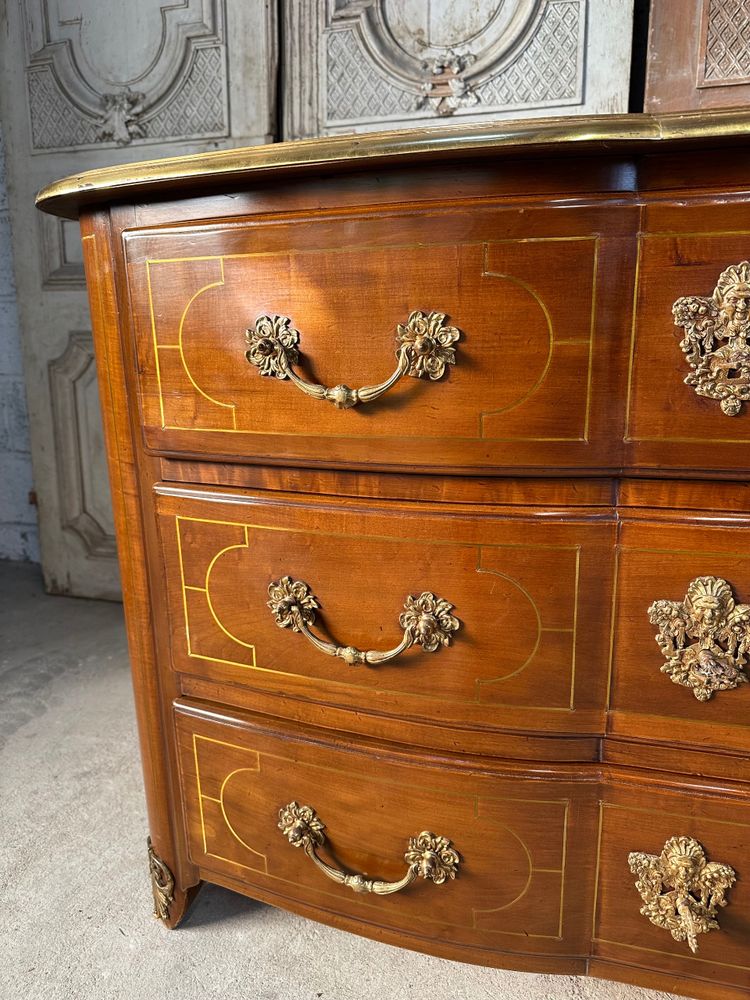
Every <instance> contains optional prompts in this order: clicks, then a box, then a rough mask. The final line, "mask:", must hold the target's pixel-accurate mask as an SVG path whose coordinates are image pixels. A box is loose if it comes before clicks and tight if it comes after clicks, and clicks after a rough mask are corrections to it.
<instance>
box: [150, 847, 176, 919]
mask: <svg viewBox="0 0 750 1000" xmlns="http://www.w3.org/2000/svg"><path fill="white" fill-rule="evenodd" d="M146 843H147V845H148V869H149V874H150V875H151V891H152V892H153V894H154V916H155V917H158V918H159V920H168V919H169V907H170V906H171V905H172V903H173V902H174V875H173V874H172V872H171V871H170V870H169V868H168V867H167V865H166V863H165V862H164V861H162V859H161V858H160V857H159V855H158V854H157V853H156V851H155V850H154V845H153V844H152V843H151V838H150V837H148V838H147V840H146Z"/></svg>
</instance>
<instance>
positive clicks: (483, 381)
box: [127, 209, 628, 465]
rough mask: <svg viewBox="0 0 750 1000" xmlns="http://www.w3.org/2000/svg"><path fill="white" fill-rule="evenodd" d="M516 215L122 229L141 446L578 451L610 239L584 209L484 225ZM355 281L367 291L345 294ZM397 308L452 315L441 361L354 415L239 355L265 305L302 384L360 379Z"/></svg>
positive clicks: (591, 435)
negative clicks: (180, 238)
mask: <svg viewBox="0 0 750 1000" xmlns="http://www.w3.org/2000/svg"><path fill="white" fill-rule="evenodd" d="M516 218H517V214H516V212H511V213H508V215H507V216H505V214H504V213H502V212H498V213H497V214H495V211H494V210H492V209H486V210H483V211H482V212H481V213H479V212H476V213H472V214H471V215H470V216H468V217H467V216H464V215H460V214H458V213H457V214H453V213H449V214H446V215H441V214H435V215H430V216H426V217H420V218H409V217H408V216H406V217H404V219H403V220H402V221H401V222H400V225H399V230H398V233H399V236H400V237H401V238H400V239H396V240H390V239H389V240H387V241H384V240H383V236H382V234H383V227H382V224H381V223H379V222H378V220H377V217H376V218H372V217H371V218H368V219H354V218H351V219H346V220H336V222H334V223H331V224H327V225H325V226H321V225H320V224H316V223H313V222H308V221H305V220H299V221H295V223H294V225H293V226H292V227H291V228H290V229H287V226H286V224H285V222H284V221H282V220H280V221H279V222H278V223H277V224H276V225H274V226H273V227H268V228H266V227H265V226H263V225H262V224H260V225H257V226H247V227H242V226H240V227H233V228H232V229H231V230H230V229H226V230H212V231H210V232H204V233H195V234H192V235H191V238H190V241H191V247H192V248H194V252H193V254H191V255H190V256H186V255H184V251H183V253H179V252H178V253H175V254H173V253H171V252H170V245H171V243H172V241H173V239H174V237H173V236H172V235H171V234H170V235H169V236H168V237H164V238H159V237H150V236H147V235H145V234H144V235H143V236H140V235H133V236H131V237H129V238H128V241H127V242H128V252H129V256H130V257H131V259H132V260H133V263H132V264H131V265H130V271H129V273H130V283H131V289H132V294H133V298H134V301H135V303H136V322H137V337H138V356H139V376H140V391H141V399H142V405H143V410H144V417H145V424H146V436H147V440H148V441H149V444H150V445H151V446H152V447H154V448H156V449H160V450H161V449H165V450H168V451H172V452H173V451H181V450H185V449H186V450H191V451H195V450H199V451H201V452H203V451H206V450H208V451H212V450H216V451H219V450H220V451H221V453H222V454H236V455H238V456H239V455H241V456H247V457H249V456H252V455H253V454H255V453H256V452H258V453H260V452H262V453H263V454H267V449H268V448H269V447H272V448H273V451H274V454H276V455H278V456H279V458H281V456H282V455H284V454H285V453H286V454H287V455H289V456H290V457H291V453H292V452H296V453H297V454H298V455H300V457H301V456H302V455H306V456H308V457H313V455H316V456H317V457H318V460H322V459H325V460H329V459H330V457H331V456H332V455H333V454H335V453H336V452H338V453H339V454H342V453H346V454H347V455H348V456H350V459H353V458H354V454H355V453H360V452H361V451H362V450H363V448H365V447H366V443H367V442H368V441H370V442H372V441H374V440H377V441H379V442H380V443H381V444H380V456H381V458H382V459H383V460H387V459H388V458H389V457H390V455H391V453H392V452H395V451H396V443H397V442H399V443H400V444H401V445H406V446H407V448H408V451H406V452H404V451H403V449H401V450H400V451H399V458H398V462H399V464H401V463H403V462H404V461H411V460H412V459H413V461H414V463H415V464H418V463H420V462H421V463H424V462H425V460H426V461H428V462H430V461H434V460H435V459H436V458H438V460H439V461H440V462H441V463H443V462H444V463H446V464H447V463H448V462H449V461H450V455H451V454H452V453H457V451H458V449H459V447H460V448H462V449H463V452H462V453H463V454H465V455H469V454H472V445H471V442H474V443H475V444H474V446H473V453H474V454H475V455H476V458H475V459H473V460H472V462H473V461H476V462H477V463H478V464H483V465H486V464H493V463H497V464H501V465H505V464H507V463H508V462H515V463H516V464H519V465H521V464H523V463H524V461H529V460H531V461H532V462H533V456H534V455H535V454H537V453H541V452H542V451H543V450H544V449H545V446H547V445H549V444H550V443H554V444H555V446H557V447H558V449H559V453H560V457H561V461H562V462H563V463H564V464H573V465H576V464H579V463H581V464H588V463H590V462H591V460H592V457H591V450H592V446H594V445H596V446H599V445H601V444H602V435H603V433H604V432H605V426H606V425H610V424H611V422H612V420H613V419H617V416H616V415H615V416H614V417H613V414H612V412H611V406H610V403H609V396H608V394H607V391H606V388H605V386H606V384H607V383H608V381H609V380H611V379H612V378H614V374H615V373H614V370H613V365H614V363H615V360H614V359H615V356H617V355H619V354H620V352H621V351H623V352H624V347H625V345H624V341H623V339H621V338H615V337H614V336H607V333H606V331H608V330H612V329H613V328H615V327H616V328H618V329H619V328H620V327H621V326H622V327H623V332H624V326H625V324H626V323H627V320H628V316H627V315H625V314H622V313H620V312H611V311H610V310H609V297H610V295H611V294H612V292H613V290H614V287H615V284H616V282H617V281H618V280H619V275H620V274H621V271H619V272H615V271H613V270H612V269H611V268H610V267H609V266H608V264H607V262H608V261H609V260H610V259H611V257H612V254H613V253H614V252H615V245H614V243H612V244H608V243H603V242H602V241H601V240H600V239H599V238H598V237H597V236H595V235H591V234H590V233H586V232H585V230H584V231H583V232H581V230H582V229H583V224H584V221H585V223H590V222H594V220H595V215H594V213H592V215H591V217H589V216H588V215H587V216H586V217H585V220H584V218H583V217H582V218H581V219H580V220H579V219H570V220H569V223H568V224H567V225H566V227H565V228H566V229H567V231H568V233H569V235H556V234H554V230H553V233H549V230H547V234H545V235H541V234H540V235H539V236H535V237H532V238H525V239H519V240H516V239H501V240H498V239H494V240H492V239H487V238H486V236H487V235H489V233H491V232H493V231H494V232H497V230H498V227H506V226H510V225H514V223H515V220H516ZM627 219H628V216H627V215H624V216H623V224H625V223H626V221H627ZM570 223H572V225H571V224H570ZM545 228H546V227H545ZM571 230H573V231H572V232H571ZM344 232H345V233H346V236H345V237H344V235H343V234H344ZM454 233H456V234H457V235H458V234H460V236H461V238H460V239H459V240H457V239H456V237H455V236H454V235H453V234H454ZM280 240H283V242H284V246H285V247H286V246H288V244H289V242H290V241H291V242H292V244H293V246H292V247H291V248H289V249H281V248H280ZM342 240H343V241H344V242H345V243H346V245H345V246H342ZM250 247H252V248H253V249H252V250H251V249H250ZM144 257H145V259H144ZM363 286H368V287H372V288H377V289H379V291H378V292H377V293H375V294H373V295H362V294H361V289H362V287H363ZM386 290H387V291H386ZM563 290H564V293H563ZM569 292H570V294H568V293H569ZM415 310H419V311H423V312H435V313H438V314H440V315H445V316H447V317H449V322H450V324H451V325H452V326H455V327H456V328H457V329H458V330H460V331H461V335H460V341H459V343H458V344H457V346H456V351H457V354H456V359H457V360H456V364H452V365H449V366H447V368H446V371H445V373H444V375H443V377H442V378H441V380H440V382H439V383H435V384H430V383H429V380H428V379H412V378H405V379H402V380H401V381H400V382H399V383H398V385H396V386H394V387H393V388H392V389H391V390H390V391H389V392H388V395H387V397H384V398H383V399H382V400H376V401H375V402H373V403H371V404H369V405H368V407H367V408H366V409H367V414H365V415H364V416H363V415H362V412H363V410H364V409H365V408H362V407H359V408H356V410H352V409H350V410H336V409H334V408H333V407H321V404H320V402H318V401H316V400H315V399H312V398H310V397H309V396H305V395H303V394H301V393H300V392H299V391H298V390H297V389H296V388H295V387H294V386H292V385H291V384H290V383H289V382H288V381H287V382H284V381H281V380H279V379H277V378H259V377H258V374H257V372H256V371H254V370H253V369H252V367H251V366H249V365H248V364H247V361H246V358H245V352H246V350H247V343H246V335H245V331H246V330H247V329H248V328H253V327H254V325H255V323H256V321H257V319H258V317H259V316H263V315H280V316H284V317H288V318H289V320H290V323H291V325H292V326H293V327H294V328H295V329H297V330H299V331H300V338H301V344H300V346H301V349H302V352H303V356H302V361H301V365H300V366H298V368H297V369H296V370H297V371H298V374H299V375H300V377H301V378H303V379H304V380H305V381H306V382H308V383H320V384H323V385H329V386H337V385H341V384H344V385H348V386H351V387H354V388H358V387H361V386H368V385H377V384H378V383H380V382H381V381H382V380H383V379H385V378H387V377H388V376H389V375H390V374H391V373H392V372H393V370H394V367H395V360H394V358H395V348H394V343H395V341H394V337H395V335H396V330H397V327H398V325H399V324H403V323H404V322H406V321H407V318H408V317H409V316H410V315H411V314H412V313H413V312H414V311H415ZM573 387H575V388H573ZM324 409H325V410H326V411H327V412H322V410H324ZM271 441H273V442H274V443H273V445H270V442H271ZM324 442H331V443H325V444H324ZM459 442H460V446H459ZM511 443H514V444H516V445H518V446H519V447H516V448H513V449H512V450H511V449H510V448H509V447H508V446H509V445H510V444H511ZM467 445H468V449H467V447H466V446H467ZM613 447H614V448H616V447H617V444H616V443H614V442H610V446H609V447H608V448H607V449H606V454H607V458H608V460H609V461H614V460H615V458H616V456H615V454H614V451H613ZM480 456H481V457H480Z"/></svg>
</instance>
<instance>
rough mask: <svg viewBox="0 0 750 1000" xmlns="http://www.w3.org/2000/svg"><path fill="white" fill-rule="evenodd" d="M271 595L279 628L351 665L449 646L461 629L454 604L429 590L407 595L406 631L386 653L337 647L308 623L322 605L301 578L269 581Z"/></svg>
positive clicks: (402, 620)
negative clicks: (298, 634) (416, 649)
mask: <svg viewBox="0 0 750 1000" xmlns="http://www.w3.org/2000/svg"><path fill="white" fill-rule="evenodd" d="M268 596H269V597H270V600H269V601H268V602H267V603H268V607H269V608H270V609H271V611H272V612H273V614H274V617H275V619H276V624H277V625H278V626H279V628H291V630H292V631H293V632H301V633H302V635H304V636H305V637H306V638H307V639H309V640H310V642H311V643H312V644H313V646H315V648H316V649H319V650H320V651H321V652H322V653H327V654H328V656H338V657H340V658H341V659H342V660H343V661H344V662H345V663H348V664H349V665H350V666H353V665H354V664H355V663H369V664H371V665H372V664H378V663H386V662H387V661H388V660H393V659H395V658H396V657H397V656H398V655H399V654H400V653H403V652H404V651H405V650H407V649H409V648H410V647H411V646H414V645H417V646H421V647H422V649H424V650H425V652H427V653H434V652H435V650H437V649H439V648H440V647H441V646H448V645H449V644H450V641H451V634H452V633H453V632H457V631H458V629H459V628H460V622H459V620H458V618H456V617H455V616H454V615H452V614H451V611H452V610H453V605H452V604H449V603H448V601H444V600H443V598H442V597H435V595H434V594H431V593H430V592H429V590H426V591H424V592H423V593H422V594H420V595H419V597H411V596H410V597H407V598H406V601H405V602H404V610H403V611H402V612H401V615H400V616H399V619H398V621H399V624H400V626H401V628H402V629H403V630H404V636H403V638H402V640H401V642H400V643H399V644H398V646H395V647H394V648H393V649H389V650H387V651H385V652H380V651H379V650H377V649H366V650H362V649H355V648H354V646H337V645H336V644H335V643H333V642H325V641H324V640H323V639H319V638H318V637H317V636H316V635H315V634H314V633H313V632H311V631H310V627H309V626H310V625H313V624H314V623H315V609H316V608H320V605H319V604H318V599H317V598H316V597H315V595H314V594H312V593H311V592H310V588H309V587H308V586H307V584H306V583H303V582H302V580H293V579H292V578H291V577H290V576H282V578H281V579H280V580H276V581H275V582H274V583H271V584H269V586H268Z"/></svg>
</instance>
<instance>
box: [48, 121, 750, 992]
mask: <svg viewBox="0 0 750 1000" xmlns="http://www.w3.org/2000/svg"><path fill="white" fill-rule="evenodd" d="M749 128H750V116H748V115H745V114H732V115H729V114H717V115H713V116H711V117H707V116H696V117H689V116H677V117H670V116H664V117H661V118H654V117H650V116H638V117H635V116H634V117H632V118H628V117H626V118H613V119H610V118H598V119H590V120H582V119H571V120H569V121H559V120H555V121H554V122H546V123H545V122H534V123H519V122H516V123H512V124H510V125H508V126H503V127H502V128H501V127H499V126H497V125H479V126H477V125H471V126H469V127H465V126H459V127H454V128H440V129H428V130H421V131H419V132H414V133H398V134H389V135H387V136H371V137H366V138H362V137H357V138H347V137H341V138H332V139H326V140H322V141H316V142H302V143H293V144H282V145H279V146H272V147H262V148H256V149H249V150H231V151H227V152H220V153H214V154H208V155H206V156H203V157H192V158H181V159H177V160H168V161H160V162H154V163H150V164H139V165H134V166H128V167H120V168H111V169H109V170H100V171H97V172H93V173H91V174H88V175H83V176H81V177H78V178H68V179H67V180H65V181H62V182H60V183H59V184H56V185H53V186H52V187H50V188H48V189H46V190H45V191H44V192H42V193H41V195H40V198H39V204H40V207H41V208H42V209H43V210H46V211H50V212H53V213H57V214H60V215H63V216H67V217H70V218H75V217H79V216H80V220H81V225H82V232H83V245H84V257H85V264H86V274H87V281H88V285H89V291H90V298H91V309H92V323H93V328H94V336H95V342H96V352H97V364H98V370H99V378H100V385H101V392H102V402H103V412H104V422H105V431H106V438H107V447H108V453H109V461H110V471H111V478H112V486H113V496H114V506H115V514H116V520H117V530H118V543H119V551H120V559H121V564H122V575H123V586H124V599H125V607H126V615H127V622H128V632H129V639H130V647H131V654H132V669H133V678H134V687H135V693H136V704H137V711H138V719H139V727H140V735H141V749H142V757H143V765H144V774H145V785H146V795H147V799H148V807H149V822H150V827H151V829H150V840H149V858H150V867H151V874H152V881H153V887H154V903H155V910H156V913H157V915H158V916H159V917H160V918H161V919H162V920H163V921H164V922H165V924H166V925H167V926H169V927H174V926H176V925H177V924H178V923H179V922H180V920H181V919H182V917H183V915H184V913H185V912H186V909H187V907H188V906H189V903H190V901H191V899H192V897H193V895H194V893H195V891H196V889H197V887H198V886H199V884H200V882H201V881H202V880H207V881H211V882H215V883H218V884H221V885H225V886H228V887H230V888H232V889H235V890H237V891H239V892H243V893H246V894H248V895H250V896H253V897H255V898H258V899H261V900H265V901H267V902H270V903H273V904H276V905H279V906H283V907H286V908H288V909H291V910H294V911H295V912H298V913H302V914H304V915H307V916H309V917H312V918H314V919H318V920H322V921H325V922H328V923H331V924H334V925H335V926H338V927H343V928H346V929H348V930H352V931H355V932H357V933H360V934H363V935H366V936H369V937H373V938H378V939H382V940H385V941H389V942H392V943H394V944H400V945H405V946H407V947H410V948H414V949H418V950H422V951H427V952H431V953H433V954H437V955H441V956H445V957H449V958H454V959H459V960H463V961H470V962H478V963H484V964H488V965H496V966H505V967H509V968H516V969H522V970H523V969H527V970H535V971H544V972H560V973H586V972H589V973H591V974H593V975H597V976H604V977H609V978H612V979H619V980H622V981H625V982H632V983H638V984H641V985H645V986H651V987H654V988H663V989H668V990H672V991H678V992H684V993H686V994H688V995H691V996H695V997H700V998H707V1000H729V998H737V1000H738V998H739V997H741V996H744V995H746V993H747V989H748V987H750V863H748V860H747V859H748V845H749V844H750V796H749V794H748V789H750V729H749V727H750V684H747V674H748V672H747V670H746V666H747V659H748V654H749V652H750V544H749V543H750V488H749V487H748V483H747V475H748V468H749V467H750V459H749V455H750V451H749V450H748V444H749V443H750V412H748V408H749V407H750V265H748V263H747V262H746V258H747V257H750V193H748V182H749V180H750V142H748V139H747V133H748V129H749ZM655 637H656V638H655Z"/></svg>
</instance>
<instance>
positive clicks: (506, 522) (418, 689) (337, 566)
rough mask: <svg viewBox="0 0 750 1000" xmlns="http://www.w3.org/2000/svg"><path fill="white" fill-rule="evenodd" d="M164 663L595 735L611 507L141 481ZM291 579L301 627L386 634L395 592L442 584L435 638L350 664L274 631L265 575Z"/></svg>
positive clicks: (451, 722) (368, 701) (246, 680)
mask: <svg viewBox="0 0 750 1000" xmlns="http://www.w3.org/2000/svg"><path fill="white" fill-rule="evenodd" d="M157 491H158V499H157V510H158V513H159V518H160V533H161V538H162V545H163V547H164V567H165V576H166V580H167V598H168V602H169V609H170V620H171V634H172V635H173V642H172V664H173V666H174V668H175V669H176V670H177V671H179V672H180V673H183V674H197V675H198V676H200V677H205V678H207V679H210V680H214V681H219V682H221V681H223V682H229V683H233V684H235V685H241V686H243V687H248V688H250V689H255V690H261V691H263V690H265V691H278V692H281V693H283V694H284V695H285V696H288V697H294V698H298V699H304V700H307V701H310V700H313V701H318V702H323V703H325V702H327V701H330V700H333V699H335V701H336V703H337V704H339V705H348V706H350V707H351V708H352V709H354V710H356V711H358V712H365V713H367V712H373V711H374V712H377V714H378V715H388V716H395V717H400V718H403V719H421V720H425V721H432V722H440V724H441V725H445V726H453V727H462V728H470V727H476V728H479V729H484V730H487V729H500V730H502V729H506V728H511V729H514V730H525V731H528V732H532V733H537V732H538V733H544V732H549V731H553V732H575V733H579V734H585V733H601V732H602V731H603V728H604V708H605V701H606V693H607V660H608V654H609V633H610V629H609V624H608V623H609V616H610V612H611V605H612V588H613V575H614V574H613V564H614V552H613V547H614V538H615V525H614V519H613V518H612V519H611V520H607V519H606V518H605V517H603V515H602V512H601V510H600V509H598V508H594V509H591V508H586V507H583V508H578V509H569V510H567V511H566V510H565V509H559V510H557V511H556V515H557V516H556V517H555V519H554V521H552V520H551V519H550V516H549V515H550V509H549V508H547V507H545V508H540V507H536V508H534V507H523V508H520V507H516V508H508V509H506V510H504V511H503V514H502V515H501V516H497V515H495V514H494V512H493V511H491V510H486V509H485V510H480V511H477V510H476V509H472V508H469V507H463V508H462V507H459V506H458V505H447V504H445V505H443V506H442V507H441V508H430V507H427V506H426V505H422V504H420V505H416V504H411V505H409V506H403V505H397V504H394V503H390V504H386V503H385V502H381V503H380V504H379V505H378V507H372V506H369V505H364V504H362V503H359V502H357V503H355V502H351V503H349V504H345V503H344V502H342V500H341V499H340V498H334V499H331V500H329V501H327V502H324V501H322V500H316V499H314V498H312V497H303V496H300V495H294V494H292V495H284V494H279V495H277V496H275V497H274V498H267V497H264V496H258V495H255V496H253V495H251V494H238V493H233V494H220V493H208V492H204V493H194V492H192V493H188V492H187V491H185V490H184V489H168V488H167V487H164V486H160V487H157ZM285 576H289V577H292V578H293V579H298V580H302V581H304V582H305V583H306V584H307V585H308V586H309V587H310V589H311V590H312V591H313V593H314V594H315V596H316V597H317V598H318V601H319V603H320V610H319V611H318V612H317V613H316V615H317V617H316V625H315V629H316V631H317V633H318V634H320V635H321V637H325V638H328V639H329V641H330V639H333V640H334V641H335V642H336V643H337V644H338V645H340V646H355V647H357V648H360V649H372V648H382V649H388V648H391V647H393V646H396V645H397V644H398V641H399V640H400V638H401V635H402V629H401V628H400V627H399V624H398V618H399V614H400V613H401V612H402V611H403V607H404V601H405V600H406V598H407V597H408V596H409V595H419V594H421V593H423V592H425V591H429V592H432V593H434V594H435V595H437V596H439V597H441V598H444V599H445V600H447V601H448V602H449V603H450V604H452V605H453V606H454V607H453V613H454V614H455V615H456V616H457V617H458V619H459V621H460V629H459V631H458V632H456V633H455V634H454V635H453V637H452V639H451V642H450V645H449V646H447V647H444V648H440V649H439V650H437V651H436V652H427V651H425V650H422V649H421V648H420V647H418V646H415V647H413V648H412V649H410V650H408V651H406V652H405V653H403V654H402V655H401V656H399V657H398V658H397V659H394V660H393V661H391V662H388V663H383V664H379V665H373V666H362V665H355V666H349V665H348V664H346V663H345V662H344V661H343V660H341V659H334V658H331V657H329V656H326V655H325V654H323V653H321V652H320V651H319V650H317V649H315V648H314V647H313V646H311V645H310V643H309V642H308V641H307V640H306V639H305V638H304V637H303V636H301V635H300V634H298V633H296V632H293V631H292V630H291V628H284V629H281V628H279V626H278V625H277V624H276V621H275V618H274V616H273V614H272V613H271V611H270V610H269V608H268V606H267V602H268V599H269V591H268V588H269V584H271V583H272V582H274V581H276V580H279V579H281V578H282V577H285Z"/></svg>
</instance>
